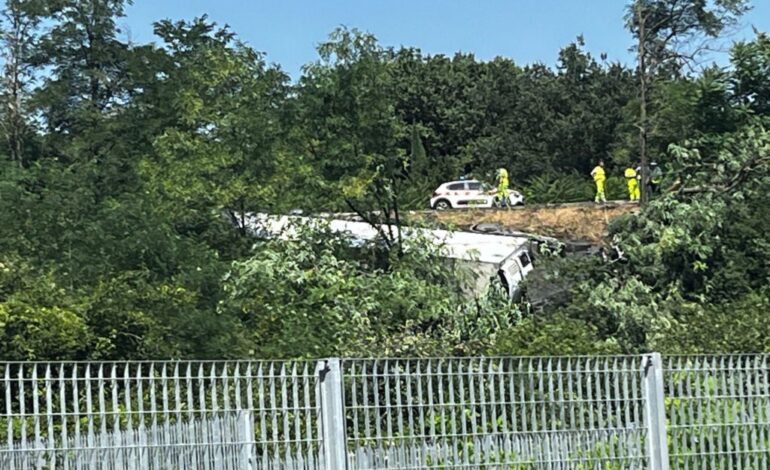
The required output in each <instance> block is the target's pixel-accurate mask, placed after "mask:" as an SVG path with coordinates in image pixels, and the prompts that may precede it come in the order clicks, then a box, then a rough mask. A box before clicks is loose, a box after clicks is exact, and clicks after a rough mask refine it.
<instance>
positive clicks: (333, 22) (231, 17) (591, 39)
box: [119, 0, 770, 79]
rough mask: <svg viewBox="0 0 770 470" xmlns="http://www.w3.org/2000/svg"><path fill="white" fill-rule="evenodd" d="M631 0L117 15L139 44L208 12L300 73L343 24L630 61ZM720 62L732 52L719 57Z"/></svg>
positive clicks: (352, 2)
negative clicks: (627, 25) (579, 43)
mask: <svg viewBox="0 0 770 470" xmlns="http://www.w3.org/2000/svg"><path fill="white" fill-rule="evenodd" d="M626 3H627V1H626V0H135V4H134V5H133V6H131V7H129V9H128V12H127V13H128V14H127V17H126V18H123V19H122V20H121V21H120V23H119V24H120V25H121V27H122V28H123V29H124V30H126V31H127V32H128V33H129V34H130V37H131V39H132V40H133V41H135V42H149V41H154V40H155V37H154V36H153V34H152V23H153V22H154V21H157V20H160V19H165V18H169V19H172V20H180V19H188V20H189V19H192V18H194V17H196V16H200V15H203V14H208V16H209V18H210V19H211V20H213V21H216V22H217V23H219V24H228V25H230V27H231V28H232V29H233V31H235V32H236V33H237V34H238V36H239V37H240V38H241V39H242V40H243V41H245V42H246V43H248V44H249V45H251V46H252V47H253V48H254V49H256V50H259V51H262V52H265V53H267V59H268V61H269V62H274V63H278V64H280V65H281V67H282V68H283V69H284V70H286V71H287V72H289V73H290V74H291V75H292V77H293V78H294V79H296V78H297V77H298V76H299V73H300V69H301V67H302V65H303V64H305V63H308V62H311V61H313V60H315V59H316V57H317V56H316V52H315V47H316V45H317V44H318V43H319V42H322V41H323V40H324V39H326V37H327V36H328V34H329V33H330V32H331V31H332V30H334V28H336V27H337V26H340V25H345V26H348V27H355V28H358V29H361V30H365V31H368V32H370V33H373V34H374V35H375V36H376V37H377V38H378V39H379V41H380V43H382V44H383V45H385V46H396V47H397V46H400V45H404V46H414V47H418V48H420V49H421V50H422V51H423V52H424V53H429V54H447V55H451V54H454V53H455V52H457V51H463V52H471V53H474V54H475V55H476V56H477V57H478V58H480V59H491V58H494V57H496V56H503V57H508V58H511V59H513V60H514V61H516V62H517V63H519V64H527V63H532V62H543V63H545V64H549V65H552V64H554V63H555V61H556V59H557V55H558V52H559V50H560V49H561V48H562V47H563V46H565V45H567V44H568V43H569V42H571V41H573V40H574V39H575V38H576V37H577V36H578V35H580V34H582V35H583V36H584V38H585V40H586V47H587V49H588V50H589V51H590V52H591V53H593V54H594V55H595V56H597V57H598V56H599V53H601V52H606V53H607V54H608V56H609V60H611V61H614V60H619V61H621V62H625V63H630V62H631V60H632V57H631V55H630V53H629V52H628V48H629V47H630V46H631V44H632V40H631V37H630V35H629V34H628V32H627V31H626V30H625V29H624V22H623V14H624V8H625V4H626ZM753 3H754V10H753V11H752V12H751V13H750V14H749V15H748V16H746V17H744V19H743V22H742V25H741V30H740V31H739V32H738V33H737V34H736V35H735V37H734V38H735V39H740V38H746V37H751V36H752V35H753V33H752V30H751V26H752V25H753V26H754V27H756V28H757V29H759V30H761V31H770V0H753ZM714 59H715V60H717V61H718V62H720V63H724V62H725V61H726V56H725V55H722V56H721V57H720V56H715V57H714Z"/></svg>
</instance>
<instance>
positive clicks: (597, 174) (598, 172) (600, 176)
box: [591, 165, 607, 181]
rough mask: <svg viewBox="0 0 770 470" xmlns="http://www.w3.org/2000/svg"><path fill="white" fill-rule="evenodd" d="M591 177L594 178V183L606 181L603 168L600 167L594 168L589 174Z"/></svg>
mask: <svg viewBox="0 0 770 470" xmlns="http://www.w3.org/2000/svg"><path fill="white" fill-rule="evenodd" d="M591 176H593V177H594V181H599V180H605V179H607V177H606V176H605V175H604V168H602V167H600V166H599V165H597V166H596V168H594V169H593V171H592V172H591Z"/></svg>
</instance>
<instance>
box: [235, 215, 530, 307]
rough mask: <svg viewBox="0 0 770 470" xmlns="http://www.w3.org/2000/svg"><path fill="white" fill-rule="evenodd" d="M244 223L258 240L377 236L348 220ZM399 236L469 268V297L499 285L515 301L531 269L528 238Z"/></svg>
mask: <svg viewBox="0 0 770 470" xmlns="http://www.w3.org/2000/svg"><path fill="white" fill-rule="evenodd" d="M245 220H246V227H247V230H248V231H249V232H250V233H251V234H252V235H254V236H257V237H260V238H283V239H291V238H293V237H295V236H297V234H298V233H299V232H298V231H297V228H298V226H301V225H305V226H307V225H308V224H310V225H313V224H318V225H319V226H321V225H322V226H324V227H326V228H327V229H329V230H331V231H332V232H336V233H339V234H344V235H345V236H346V237H348V238H349V239H350V244H351V246H359V245H360V244H361V243H362V242H368V241H374V240H376V239H377V238H378V237H379V233H380V231H379V230H377V228H375V227H373V226H371V225H370V224H368V223H366V222H353V221H348V220H337V219H318V218H311V217H298V216H271V215H266V214H249V215H247V217H246V218H245ZM401 235H402V237H404V239H409V238H420V239H424V240H431V241H432V242H433V243H436V244H437V245H440V246H441V247H442V250H443V253H444V256H445V258H446V259H447V260H451V261H453V262H457V263H460V264H462V265H464V266H465V267H467V268H469V269H470V270H471V271H472V272H473V274H474V280H473V282H472V283H469V285H467V286H465V289H464V291H465V292H466V293H468V294H471V295H480V294H482V293H484V292H485V291H486V290H487V289H488V288H489V287H490V286H491V285H493V284H498V285H500V286H501V287H502V288H503V289H504V290H505V291H506V292H507V293H508V295H509V296H510V297H511V299H513V300H518V299H519V297H520V295H521V282H522V280H523V279H524V278H525V277H526V276H527V274H529V273H530V272H531V271H532V269H533V266H532V255H531V252H530V246H531V244H530V239H529V238H528V237H515V236H507V235H489V234H484V233H472V232H450V231H447V230H429V229H423V228H411V227H403V228H402V232H401Z"/></svg>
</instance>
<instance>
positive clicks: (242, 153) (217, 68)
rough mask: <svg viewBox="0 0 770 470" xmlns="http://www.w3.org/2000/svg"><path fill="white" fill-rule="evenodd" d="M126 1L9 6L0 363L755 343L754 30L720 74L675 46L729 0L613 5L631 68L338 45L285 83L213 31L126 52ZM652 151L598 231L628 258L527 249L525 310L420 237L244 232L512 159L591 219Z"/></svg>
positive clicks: (418, 189) (761, 155)
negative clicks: (351, 240) (642, 186)
mask: <svg viewBox="0 0 770 470" xmlns="http://www.w3.org/2000/svg"><path fill="white" fill-rule="evenodd" d="M705 3H708V5H705ZM126 4H127V0H88V1H86V0H58V1H48V0H30V1H18V0H6V2H5V5H4V9H3V22H2V37H1V38H0V39H1V41H0V47H2V51H3V54H4V57H5V63H4V69H3V76H2V87H1V88H0V101H1V103H0V105H1V106H0V123H1V124H2V126H0V137H2V141H3V142H4V145H2V146H0V154H1V155H0V357H2V358H3V359H6V360H29V359H34V360H49V359H148V358H215V357H216V358H246V357H263V358H267V357H271V358H272V357H275V358H277V357H315V356H325V355H349V356H360V355H412V356H427V355H450V354H451V355H471V354H487V353H494V354H551V353H553V354H565V353H570V354H572V353H575V354H577V353H593V352H636V351H642V350H649V349H655V350H659V351H661V352H716V351H720V352H723V351H754V352H759V351H770V345H769V344H768V339H767V338H769V337H770V330H768V329H769V328H770V327H769V326H768V325H770V322H767V321H766V318H767V314H768V303H769V302H768V298H770V297H768V286H770V263H768V262H767V260H768V259H770V213H769V211H770V207H769V206H768V204H767V187H768V184H770V173H769V170H770V132H768V127H769V126H770V36H768V35H767V34H765V33H762V32H758V33H757V34H756V35H755V36H754V37H753V38H752V39H750V40H747V41H744V42H739V43H735V44H733V45H732V48H731V52H730V63H729V66H727V67H717V66H707V67H705V68H704V67H693V64H692V63H690V62H689V60H690V58H691V57H697V56H698V53H699V52H700V51H698V50H693V49H692V48H688V47H686V46H688V45H696V44H703V43H704V42H703V41H705V40H710V39H714V38H719V37H720V35H721V34H722V33H723V32H724V31H725V30H726V29H729V27H730V26H731V25H733V24H734V22H735V21H736V20H737V18H739V17H740V14H741V13H742V12H743V10H744V8H745V7H746V6H747V4H746V3H745V2H743V1H740V0H722V1H717V2H713V4H712V3H711V2H700V1H694V0H693V1H691V0H666V1H664V0H636V1H633V2H629V10H628V11H629V16H628V17H627V18H626V19H623V18H618V21H619V22H620V21H626V23H627V26H628V28H629V31H630V35H629V44H632V43H634V42H636V43H637V44H638V45H640V46H643V47H640V48H639V53H638V56H639V59H640V63H639V65H638V66H635V67H629V66H626V65H623V64H621V63H617V62H613V61H612V60H611V59H608V58H606V57H598V58H597V57H593V56H591V55H590V54H589V53H587V52H586V51H585V49H584V46H585V41H586V40H590V36H589V37H587V38H582V37H579V38H576V40H575V41H574V42H573V43H571V44H567V45H565V47H564V48H563V49H562V50H561V51H554V53H555V54H556V53H558V58H559V59H558V62H557V65H556V67H553V68H551V67H547V66H544V65H542V64H517V63H515V62H513V61H512V60H510V59H506V58H497V59H494V60H491V61H481V60H478V59H476V58H475V57H474V56H473V55H470V54H461V53H458V54H456V55H454V56H451V57H447V56H441V55H437V56H432V55H426V54H423V53H422V52H420V51H419V50H418V49H414V48H399V49H393V48H388V47H384V46H382V45H381V44H379V43H378V42H377V40H376V38H374V37H373V36H372V35H370V34H367V33H365V32H361V31H358V30H355V29H338V30H336V31H334V32H332V33H331V35H330V36H329V39H328V41H327V42H325V43H323V44H321V45H319V47H318V59H317V61H315V62H313V63H310V64H307V66H306V67H305V68H304V72H303V74H302V76H301V77H299V78H298V79H297V80H296V81H294V82H292V81H291V80H290V79H289V77H288V76H287V75H286V73H284V72H283V71H282V70H281V69H280V67H279V66H277V65H270V64H269V56H267V57H265V56H264V55H263V54H262V53H259V52H257V50H258V49H259V45H258V44H257V45H253V47H252V46H250V45H246V44H243V43H241V42H240V41H239V40H238V37H237V36H236V34H235V32H233V31H230V30H229V29H227V28H224V27H221V26H219V25H216V24H214V23H212V22H211V21H210V20H208V19H207V18H205V17H203V18H197V19H192V20H188V21H160V22H158V23H157V24H156V25H155V33H156V36H157V37H156V40H155V42H154V43H148V44H137V43H129V42H127V41H126V40H125V39H124V38H125V35H124V34H123V33H121V32H120V31H119V28H118V26H117V24H118V23H119V19H120V17H121V16H122V15H123V14H124V8H125V6H126ZM93 5H98V6H99V8H92V6H93ZM666 15H668V16H666ZM677 22H678V23H677ZM640 25H641V26H645V25H646V26H649V27H647V28H640ZM652 26H655V28H652ZM656 28H657V29H656ZM672 34H673V37H674V39H676V41H669V40H668V39H669V36H670V35H672ZM640 132H641V135H640ZM640 142H641V146H640ZM641 152H644V154H645V155H646V158H648V159H649V160H650V161H653V160H654V161H657V162H658V163H659V164H660V165H661V166H662V167H663V168H664V170H665V178H664V182H663V185H662V187H663V189H664V190H665V191H663V192H662V194H658V195H655V196H653V198H652V200H651V202H650V203H649V204H647V205H646V206H645V207H643V208H642V209H641V210H640V211H639V212H638V213H637V214H634V215H626V216H621V217H619V218H617V219H616V220H614V221H613V222H612V223H611V224H610V225H609V228H608V231H609V234H608V237H607V238H606V241H607V243H608V244H612V245H614V246H615V247H616V248H617V250H618V252H619V253H621V256H620V257H615V258H613V259H612V260H611V261H606V260H602V259H601V258H572V259H560V258H554V259H552V260H546V259H545V258H541V260H542V265H541V266H542V269H541V272H540V275H539V276H536V277H534V278H533V280H532V284H533V285H532V286H531V287H530V288H531V289H536V288H542V287H543V286H542V285H540V286H538V285H534V284H537V283H541V284H544V285H546V286H548V288H550V289H557V290H559V292H560V295H558V296H555V297H553V298H552V299H551V301H549V302H548V303H546V304H544V305H540V306H538V307H537V308H532V307H530V306H527V305H526V304H524V305H511V304H510V303H509V302H506V301H504V300H502V299H501V298H500V297H499V296H496V295H495V293H491V294H490V296H489V297H485V298H482V299H467V298H465V297H464V296H462V294H461V293H460V289H459V288H458V283H459V282H461V281H462V279H463V276H465V275H467V273H463V272H462V271H460V270H458V269H456V268H454V267H453V266H451V265H447V264H446V263H443V262H441V261H440V260H439V258H440V257H439V256H437V253H436V252H435V251H434V250H432V249H430V248H429V247H428V246H416V247H415V246H412V247H404V246H403V245H402V242H401V240H398V239H394V238H392V237H388V236H387V234H385V237H384V238H385V239H384V240H383V243H381V244H378V245H377V246H372V247H364V248H363V249H360V250H351V249H349V248H348V247H347V246H346V245H345V244H344V243H342V242H341V241H340V240H337V239H336V238H335V237H334V236H333V235H332V234H330V233H326V232H324V231H318V232H314V233H309V234H307V236H306V237H303V238H302V239H301V240H298V241H294V242H276V241H271V242H260V241H257V240H255V239H253V238H251V237H250V236H248V234H247V233H246V231H245V229H244V228H243V224H242V221H241V220H240V219H239V213H242V212H243V211H267V212H272V213H285V212H288V211H289V210H293V209H302V210H305V211H308V212H314V211H346V212H350V211H353V212H357V213H359V214H360V215H362V216H363V217H364V218H366V219H367V220H370V221H372V222H385V223H400V222H401V216H400V214H402V213H403V211H406V210H408V209H421V208H424V207H425V205H426V203H427V199H428V198H429V197H430V193H431V191H432V190H433V189H434V188H435V187H436V186H437V185H438V184H440V183H441V182H444V181H446V180H451V179H456V178H458V177H459V176H460V175H473V176H475V177H477V178H480V179H487V180H489V181H491V180H492V175H493V174H494V171H495V170H496V169H497V168H500V167H505V168H507V169H508V171H509V172H510V175H511V180H512V183H513V184H512V185H513V187H514V188H515V189H518V190H521V191H522V192H523V193H524V194H525V195H526V196H527V198H528V201H530V202H571V201H584V200H589V199H591V197H592V194H591V185H590V179H589V177H588V172H589V171H590V169H591V168H592V166H593V165H594V164H595V162H596V160H597V159H600V158H601V159H604V160H605V162H606V163H607V168H608V173H609V174H610V175H612V177H611V178H610V180H609V183H608V190H609V194H608V196H609V197H610V198H622V197H623V196H624V194H625V193H624V182H623V180H622V179H621V178H620V176H621V175H622V171H623V169H624V168H625V167H626V166H627V165H631V164H636V162H637V160H638V159H639V158H640V153H641ZM405 248H408V249H405Z"/></svg>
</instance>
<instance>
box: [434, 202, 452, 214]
mask: <svg viewBox="0 0 770 470" xmlns="http://www.w3.org/2000/svg"><path fill="white" fill-rule="evenodd" d="M433 208H434V209H436V210H437V211H445V210H447V209H451V208H452V204H450V203H449V201H447V200H446V199H441V200H439V201H436V204H435V205H434V206H433Z"/></svg>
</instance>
